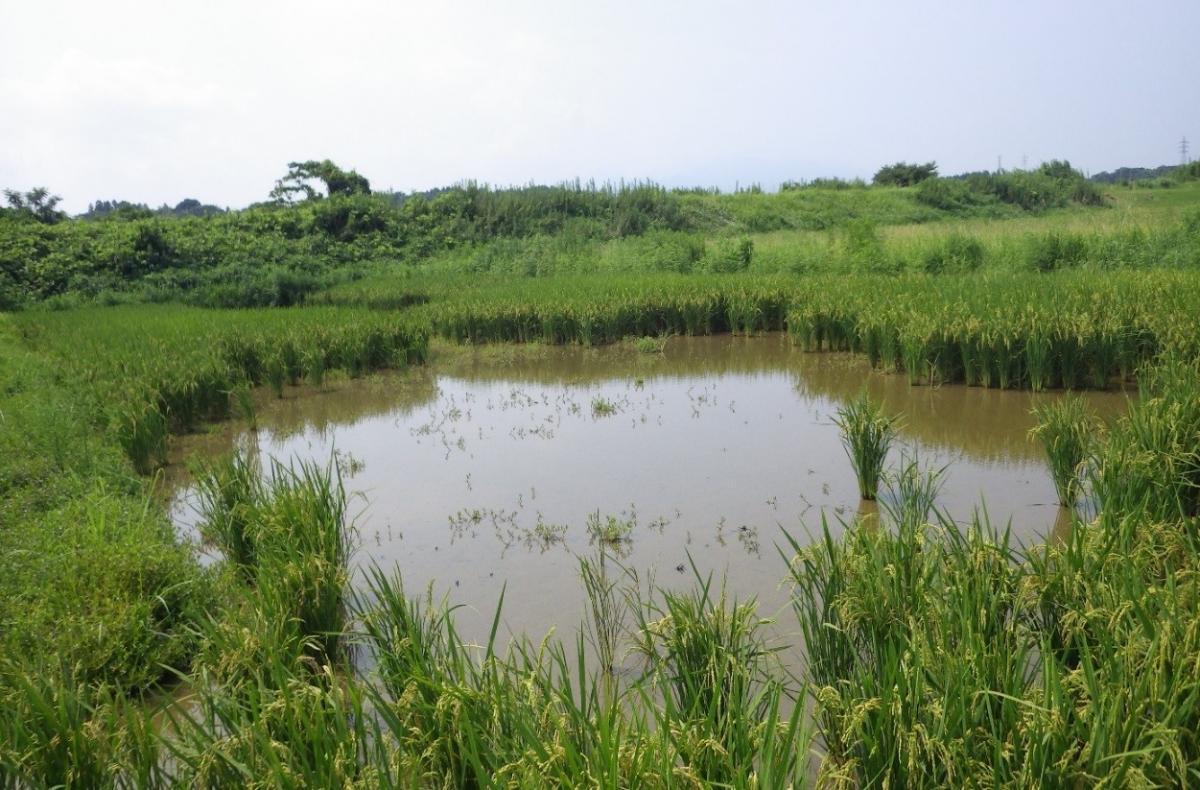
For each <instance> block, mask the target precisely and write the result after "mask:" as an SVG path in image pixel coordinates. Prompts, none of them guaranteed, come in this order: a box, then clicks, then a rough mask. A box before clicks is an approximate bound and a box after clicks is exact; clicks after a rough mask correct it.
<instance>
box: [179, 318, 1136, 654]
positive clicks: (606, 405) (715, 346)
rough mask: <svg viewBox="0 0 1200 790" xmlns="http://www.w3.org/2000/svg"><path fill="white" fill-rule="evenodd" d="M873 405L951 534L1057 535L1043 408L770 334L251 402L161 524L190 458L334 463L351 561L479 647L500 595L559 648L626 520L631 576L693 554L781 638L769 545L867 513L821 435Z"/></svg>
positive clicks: (520, 628)
mask: <svg viewBox="0 0 1200 790" xmlns="http://www.w3.org/2000/svg"><path fill="white" fill-rule="evenodd" d="M864 386H865V387H866V388H867V389H868V390H869V391H870V392H871V393H872V395H873V396H874V397H875V398H876V399H878V400H882V402H883V403H884V404H885V407H886V408H887V410H888V411H889V412H893V413H897V414H900V415H902V417H903V420H904V428H903V430H902V431H901V434H900V441H899V442H898V443H897V446H896V447H894V448H893V451H892V454H891V456H890V457H889V462H890V463H891V464H892V465H894V464H895V463H897V462H898V461H899V460H900V458H901V456H902V455H903V454H908V455H912V454H914V453H916V454H917V455H919V457H920V460H921V463H922V465H926V466H929V467H943V466H945V467H947V469H946V472H945V481H944V486H943V489H942V494H941V496H940V497H939V499H938V505H939V507H941V508H944V509H945V510H946V511H947V512H948V513H949V514H951V515H952V516H953V517H954V518H955V519H956V520H966V519H969V518H971V516H972V513H973V512H974V511H975V509H976V508H977V507H979V506H980V505H981V503H984V502H986V506H987V511H988V514H989V515H990V518H991V521H992V523H993V524H997V525H1003V524H1004V523H1006V522H1009V521H1011V523H1012V525H1013V530H1014V533H1015V534H1016V535H1018V536H1019V537H1020V538H1021V539H1022V540H1025V541H1034V540H1038V539H1040V538H1041V537H1042V536H1044V535H1046V534H1048V533H1049V532H1050V530H1052V529H1053V528H1054V526H1055V523H1056V521H1057V520H1060V519H1061V517H1062V514H1061V513H1060V509H1059V508H1058V507H1057V506H1056V504H1055V495H1054V487H1053V484H1052V483H1051V480H1050V478H1049V475H1048V472H1047V470H1046V467H1045V464H1044V462H1043V460H1042V456H1041V450H1040V448H1039V447H1037V446H1035V445H1034V444H1032V443H1030V442H1029V441H1028V439H1027V438H1026V434H1027V432H1028V430H1029V428H1030V427H1032V421H1031V418H1030V416H1029V410H1030V408H1031V407H1032V405H1033V403H1034V402H1035V399H1034V398H1035V396H1032V395H1030V394H1029V393H1024V392H1013V391H1005V392H1001V391H996V390H983V389H978V388H966V387H959V386H944V387H939V388H932V387H911V386H909V384H908V383H907V382H906V380H905V379H904V378H903V377H901V376H889V375H884V374H879V373H874V372H872V371H870V370H869V368H868V367H867V366H866V364H865V363H864V362H863V361H862V360H861V359H860V358H857V357H852V356H849V355H840V354H805V353H803V352H801V351H798V350H795V349H793V348H792V347H791V346H790V344H789V343H788V342H787V340H786V339H785V338H783V337H781V336H777V335H775V336H767V337H757V338H743V337H730V336H721V337H710V338H672V339H671V340H670V341H668V343H667V346H666V349H665V351H664V353H662V354H642V353H638V352H637V351H635V350H633V349H631V348H629V347H612V348H605V349H582V348H576V347H568V348H545V347H538V346H534V347H498V348H497V347H492V348H485V349H481V350H472V349H455V350H443V351H442V352H441V353H440V354H438V355H435V359H434V360H433V362H432V363H431V364H430V365H428V366H426V367H424V368H420V369H414V370H410V371H406V372H400V373H393V374H386V375H378V376H373V377H369V378H365V379H360V380H354V381H345V380H344V381H338V382H334V383H331V384H330V385H328V386H327V387H326V388H325V389H324V390H322V391H319V392H318V391H309V390H296V391H292V392H289V393H288V395H287V397H285V399H283V400H276V399H273V398H271V397H269V395H268V394H266V393H260V396H261V399H260V401H259V410H258V415H257V416H258V424H259V430H258V431H257V433H252V432H249V431H248V430H247V429H246V426H245V424H244V423H238V422H231V423H228V424H225V425H223V426H220V427H219V429H218V430H217V431H215V432H213V433H210V434H204V435H197V436H190V437H184V438H182V439H181V440H179V441H178V442H177V443H176V445H175V447H174V448H173V452H174V461H175V463H174V464H173V467H172V470H171V471H173V472H174V473H175V474H176V477H175V481H174V484H175V486H176V488H175V493H174V495H173V499H172V506H171V512H172V517H173V519H174V521H175V523H176V524H177V525H178V527H179V528H180V529H181V530H182V531H183V532H184V533H185V534H188V535H192V536H194V535H195V521H196V515H195V512H194V502H195V500H194V491H193V490H192V489H191V488H190V487H189V481H188V480H187V478H186V475H185V474H182V473H180V470H181V469H182V465H181V464H180V463H179V461H181V460H182V459H184V458H186V457H189V456H192V455H197V454H198V455H211V454H215V453H220V452H228V451H229V450H230V449H231V448H232V447H234V446H243V447H252V448H257V451H258V452H259V453H261V454H263V455H264V456H268V455H269V456H274V457H277V458H279V459H281V460H287V459H290V458H294V457H298V458H311V459H316V460H319V461H326V460H328V459H329V457H330V455H331V453H335V452H336V453H337V454H338V457H339V458H340V459H341V461H342V466H343V468H344V469H345V470H346V471H347V474H348V475H349V477H348V479H347V488H348V489H349V490H350V491H353V492H356V493H358V494H361V497H360V498H358V499H356V500H355V503H356V508H355V510H356V512H358V518H357V522H356V523H357V528H358V531H359V535H360V548H359V550H358V553H357V555H356V558H355V561H356V563H357V564H358V565H359V567H362V566H364V565H367V564H369V563H371V562H375V563H379V564H380V565H382V566H385V567H388V568H390V567H392V566H393V565H397V566H398V567H399V569H400V571H401V573H402V575H403V578H404V582H405V587H406V590H407V591H408V592H409V593H416V592H423V591H424V590H425V589H426V588H427V587H429V586H431V585H432V588H433V590H434V591H435V593H437V594H443V593H444V594H446V595H448V597H449V600H450V602H451V603H453V604H462V605H463V609H461V610H460V612H459V617H458V623H459V625H460V630H461V632H462V633H464V634H465V635H467V636H468V637H470V638H473V639H483V638H485V637H486V635H487V631H488V627H489V626H490V624H491V619H492V616H493V614H494V611H495V606H496V602H497V601H498V600H499V597H500V593H501V590H502V589H504V591H505V604H504V612H503V623H504V625H505V626H506V628H507V630H508V631H510V632H511V633H514V634H522V633H524V634H528V635H530V636H532V637H535V638H537V637H540V636H541V635H543V634H545V633H546V632H547V631H548V630H549V629H550V628H555V627H556V628H557V629H558V633H559V635H560V636H563V637H565V638H568V639H569V638H572V636H573V634H574V632H575V629H576V628H577V627H578V624H579V623H580V621H581V619H582V617H583V613H584V605H585V600H584V594H583V589H582V586H581V584H580V582H579V571H578V561H577V559H576V555H579V554H587V553H590V552H593V551H595V544H594V542H593V541H592V540H591V539H590V538H589V534H588V530H587V522H588V518H589V515H598V516H599V517H600V519H601V520H602V521H603V520H606V518H607V517H608V516H610V515H611V516H614V517H616V518H618V519H620V520H622V521H627V522H632V524H633V529H632V532H631V534H630V540H629V541H624V542H622V543H621V544H620V546H619V547H617V548H618V549H619V552H620V554H621V555H622V558H623V562H624V563H625V564H626V565H627V566H628V567H631V568H634V569H637V570H639V571H640V572H641V573H642V574H643V577H644V576H645V574H646V573H647V572H653V574H654V576H655V580H656V581H657V582H658V583H659V584H661V585H663V586H675V585H678V586H690V585H691V584H692V582H693V577H692V571H691V569H690V567H689V558H688V557H689V554H690V555H691V559H692V560H693V561H694V562H695V564H696V567H697V568H698V569H699V570H700V572H701V573H702V574H708V573H712V574H714V576H715V577H716V578H717V579H720V578H721V577H722V576H724V577H726V578H727V579H728V588H729V591H730V593H731V594H732V595H736V596H737V597H738V598H741V599H744V598H746V597H748V596H756V597H757V598H758V600H759V602H760V607H761V611H762V613H763V614H764V615H767V616H769V615H771V614H773V613H776V612H781V614H782V616H781V619H780V627H779V631H778V633H779V634H780V635H781V636H782V637H783V638H788V635H789V634H792V635H794V631H795V627H794V619H793V618H792V616H791V614H790V613H789V612H787V611H786V610H784V608H785V606H786V604H787V596H786V590H785V589H783V588H782V587H781V580H782V579H783V576H784V573H785V565H784V562H783V560H782V559H781V558H780V557H779V555H778V553H777V551H776V549H775V545H776V544H777V543H782V542H783V535H782V532H781V530H783V529H786V530H788V531H790V532H791V533H792V534H793V535H795V536H796V537H797V538H799V539H801V540H802V541H806V540H807V537H806V536H807V535H808V534H810V532H813V531H817V530H819V529H820V526H821V518H822V515H823V514H824V516H825V517H826V518H827V519H828V521H829V523H830V525H831V528H833V530H834V531H835V532H838V531H840V528H841V527H840V520H842V519H847V520H848V519H851V518H853V516H854V515H855V513H856V512H857V511H858V510H859V508H860V504H861V503H860V501H859V498H858V493H857V485H856V482H855V478H854V474H853V472H852V470H851V468H850V464H849V461H848V460H847V458H846V456H845V454H844V452H843V450H842V447H841V444H840V440H839V436H838V431H837V428H836V427H835V426H834V425H833V423H832V420H831V417H832V415H833V413H834V411H835V410H836V408H837V407H838V406H839V405H840V404H841V403H843V402H844V401H845V400H847V399H848V398H850V397H852V396H854V395H856V394H857V393H858V392H859V391H860V390H861V389H862V388H863V387H864ZM1041 397H1055V396H1053V395H1047V396H1041ZM1088 399H1089V400H1090V401H1091V403H1092V405H1093V406H1094V407H1095V408H1096V409H1097V410H1098V411H1100V412H1101V414H1103V415H1109V416H1111V415H1113V414H1116V413H1118V412H1120V411H1121V410H1123V409H1124V406H1125V398H1124V396H1123V395H1120V394H1116V393H1096V394H1091V395H1089V396H1088ZM610 410H611V413H610ZM539 524H540V525H541V527H540V528H539ZM555 535H560V536H561V540H550V541H547V540H545V539H544V538H546V537H547V536H555Z"/></svg>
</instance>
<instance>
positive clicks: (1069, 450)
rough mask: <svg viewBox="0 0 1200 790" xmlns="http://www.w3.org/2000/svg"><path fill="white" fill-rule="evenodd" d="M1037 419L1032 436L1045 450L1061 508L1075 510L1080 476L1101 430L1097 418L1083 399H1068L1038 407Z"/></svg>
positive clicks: (1060, 399) (1035, 412)
mask: <svg viewBox="0 0 1200 790" xmlns="http://www.w3.org/2000/svg"><path fill="white" fill-rule="evenodd" d="M1033 416H1034V418H1035V419H1036V420H1037V425H1035V426H1034V427H1033V428H1032V429H1031V430H1030V432H1029V435H1030V437H1031V438H1033V439H1037V440H1039V441H1041V443H1042V446H1043V447H1044V448H1045V451H1046V458H1047V460H1048V461H1049V463H1050V476H1051V477H1052V478H1053V479H1054V490H1055V491H1056V492H1057V493H1058V501H1059V504H1061V505H1062V506H1063V507H1074V506H1075V502H1076V500H1077V499H1078V498H1079V490H1080V480H1081V478H1080V472H1081V469H1082V466H1083V463H1084V461H1085V460H1086V459H1087V458H1088V455H1089V454H1090V453H1091V451H1092V447H1093V446H1094V443H1095V434H1096V430H1097V429H1098V427H1099V421H1098V419H1097V417H1096V414H1095V413H1094V412H1093V411H1092V410H1091V409H1089V408H1088V406H1087V404H1086V403H1085V402H1084V401H1083V399H1082V398H1079V397H1077V396H1073V395H1066V396H1063V397H1062V398H1059V399H1057V400H1053V401H1048V402H1043V403H1040V404H1038V405H1036V406H1035V407H1034V409H1033Z"/></svg>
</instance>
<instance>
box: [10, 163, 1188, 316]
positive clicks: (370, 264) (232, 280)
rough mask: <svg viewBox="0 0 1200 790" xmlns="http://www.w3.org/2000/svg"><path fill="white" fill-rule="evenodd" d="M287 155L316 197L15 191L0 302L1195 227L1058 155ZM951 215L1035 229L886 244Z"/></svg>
mask: <svg viewBox="0 0 1200 790" xmlns="http://www.w3.org/2000/svg"><path fill="white" fill-rule="evenodd" d="M294 164H295V165H297V168H293V170H297V169H298V168H299V166H302V165H304V166H307V165H313V166H315V167H316V169H314V170H312V171H311V173H312V174H322V175H312V177H313V178H321V179H324V180H326V182H327V185H328V188H329V189H330V194H329V196H328V197H320V196H319V192H317V191H316V190H315V189H313V188H311V187H307V192H306V193H305V194H307V195H308V196H309V197H310V199H307V200H304V201H301V202H297V203H289V202H287V200H286V199H285V198H286V195H285V194H284V193H279V192H278V190H277V192H276V193H273V197H274V198H275V200H274V201H273V202H267V203H262V204H258V205H255V206H252V207H250V208H247V209H244V210H240V211H230V212H218V211H215V210H212V211H210V210H202V209H205V207H203V206H199V205H198V204H197V205H193V204H196V201H184V202H183V203H181V204H180V206H178V207H176V209H174V210H170V211H164V212H160V213H153V212H150V211H149V210H148V209H146V210H133V209H131V208H129V207H128V206H126V207H125V208H118V209H115V210H111V211H105V212H103V213H100V212H94V211H93V212H89V214H88V215H84V217H83V218H76V219H68V218H66V217H65V215H63V214H62V213H61V212H60V211H58V210H57V209H56V208H55V203H54V198H53V196H49V195H48V193H46V192H45V191H44V190H34V191H33V192H31V193H26V195H20V194H17V193H15V192H12V193H11V194H10V196H9V201H10V203H11V204H12V206H13V207H12V208H9V209H0V308H4V309H11V308H14V307H19V306H21V305H27V304H36V303H39V302H44V301H48V302H49V303H50V304H52V305H56V306H74V305H78V304H81V303H88V302H99V303H102V304H109V303H113V302H125V301H155V302H159V301H183V302H187V303H191V304H196V305H203V306H216V307H247V306H268V305H274V306H286V305H292V304H297V303H300V302H303V301H305V300H306V299H308V298H309V297H310V296H312V295H313V294H314V293H316V292H318V291H320V290H321V289H323V288H324V287H327V286H329V285H331V284H334V283H337V282H344V281H351V280H356V279H358V278H360V277H362V276H363V274H364V273H366V272H368V271H371V270H374V269H378V268H380V267H388V268H396V267H400V268H402V269H405V270H429V271H438V272H457V273H463V274H468V273H479V272H484V271H488V272H495V273H505V274H518V275H538V276H545V275H549V274H558V273H569V272H575V273H579V272H595V271H603V272H613V271H647V270H649V271H683V272H689V271H738V270H743V269H746V268H749V269H751V270H761V271H791V272H803V271H825V270H828V269H830V268H832V269H834V270H837V271H844V270H847V269H859V270H861V269H870V270H871V271H878V272H895V271H906V270H923V271H930V272H937V271H943V270H955V269H959V270H962V269H970V268H976V267H978V266H980V265H984V266H996V267H1003V268H1014V267H1016V268H1020V267H1033V268H1039V269H1045V268H1046V267H1062V266H1074V265H1079V264H1080V263H1082V262H1084V261H1091V262H1093V263H1095V264H1097V265H1100V264H1103V265H1110V266H1111V265H1141V266H1145V265H1161V264H1164V263H1167V262H1169V261H1171V260H1178V261H1179V262H1180V263H1189V262H1190V263H1194V262H1195V261H1196V260H1197V250H1198V248H1200V243H1198V242H1197V241H1196V239H1195V236H1196V231H1195V228H1194V227H1193V226H1194V225H1195V224H1196V223H1195V222H1194V221H1193V222H1192V223H1191V224H1190V225H1187V224H1186V223H1185V224H1179V220H1180V217H1178V216H1176V215H1175V213H1174V212H1172V211H1170V210H1169V208H1168V207H1169V205H1171V204H1173V203H1181V204H1187V205H1191V206H1193V207H1194V206H1195V202H1196V201H1195V199H1194V196H1195V193H1196V191H1197V186H1198V185H1197V184H1196V183H1195V182H1194V180H1192V181H1186V180H1184V181H1181V182H1180V183H1182V184H1183V186H1181V187H1180V188H1179V189H1177V190H1169V191H1168V190H1160V191H1157V192H1153V193H1152V192H1149V191H1142V190H1133V191H1130V190H1125V191H1122V190H1119V189H1118V190H1116V191H1115V192H1114V193H1108V194H1107V196H1106V195H1105V194H1102V193H1100V192H1099V191H1097V188H1096V187H1095V186H1094V185H1093V184H1091V183H1090V182H1088V181H1086V180H1085V179H1083V177H1082V176H1081V175H1080V174H1079V173H1078V172H1076V171H1074V170H1071V169H1070V167H1069V166H1068V165H1067V164H1066V163H1050V164H1049V165H1047V166H1044V167H1043V168H1041V169H1039V170H1037V171H1029V172H1025V171H1013V172H1006V173H992V174H978V175H973V176H970V177H968V178H965V179H959V178H953V179H946V178H926V179H924V180H921V181H920V183H919V184H918V185H917V186H912V187H896V186H871V187H866V186H863V187H861V188H842V187H844V186H845V185H844V184H842V183H840V182H829V181H823V182H814V183H813V184H811V185H795V184H793V185H791V187H792V188H789V189H784V190H781V191H779V192H777V193H774V194H768V193H764V192H762V191H761V190H759V189H757V188H754V189H747V190H740V191H737V192H735V193H732V194H728V193H726V194H722V193H719V192H717V191H716V190H711V191H708V190H668V189H665V188H662V187H658V186H655V185H653V184H630V185H620V186H611V185H607V186H599V187H598V186H596V185H591V184H589V185H582V184H578V183H576V184H564V185H560V186H556V187H536V186H533V187H525V188H519V189H492V188H489V187H486V186H479V185H475V184H469V183H468V184H464V185H460V186H457V187H454V188H451V189H446V190H437V191H434V192H432V193H429V194H427V195H411V196H405V195H397V194H389V193H384V194H371V193H370V192H369V191H368V189H369V186H367V185H366V182H365V179H362V177H361V176H358V174H356V173H353V172H352V171H351V172H350V173H345V172H343V171H340V170H338V169H337V168H336V166H334V165H332V164H331V163H294ZM326 165H328V167H329V168H332V169H333V170H332V175H330V174H329V173H326V172H325V169H326V168H325V166H326ZM304 172H306V173H307V172H309V171H304ZM1189 172H1190V171H1189ZM292 175H293V173H291V172H289V176H288V177H285V179H286V178H289V177H292ZM285 179H281V183H283V182H284V180H285ZM356 179H357V180H356ZM360 181H361V182H362V183H361V184H360V183H359V182H360ZM290 183H291V182H289V184H290ZM300 183H302V184H303V183H304V181H303V180H302V179H301V181H300ZM905 183H907V181H905ZM346 184H351V185H357V186H353V187H348V186H346ZM289 188H291V187H289ZM1176 195H1178V197H1176ZM31 196H32V198H33V199H30V198H31ZM110 203H111V204H114V205H118V206H119V205H120V202H119V201H117V202H115V203H114V202H113V201H105V207H109V208H110V207H111V206H110V205H109V204H110ZM1101 205H1107V206H1110V207H1111V208H1096V207H1097V206H1101ZM210 208H211V207H210ZM1096 213H1099V214H1101V215H1105V216H1106V217H1107V219H1106V220H1105V221H1104V222H1101V223H1099V227H1097V228H1095V229H1093V230H1092V231H1091V232H1087V233H1084V232H1076V231H1065V230H1063V226H1064V224H1070V223H1071V222H1073V221H1074V219H1075V218H1078V217H1091V216H1093V215H1094V214H1096ZM965 218H976V219H979V220H985V219H986V220H994V219H1006V220H1008V221H1009V222H1013V223H1015V224H1016V225H1017V226H1018V227H1019V226H1020V225H1021V223H1022V222H1023V221H1025V220H1028V219H1030V218H1035V219H1037V220H1038V221H1039V222H1040V231H1041V232H1040V233H1039V234H1035V235H1033V236H1029V234H1028V232H1027V230H1025V229H1022V230H1021V231H1020V232H1019V233H1012V234H1005V233H1003V232H1001V233H1000V234H999V235H1000V236H1001V238H1000V239H999V240H997V239H994V238H987V237H980V238H976V237H974V236H972V235H970V234H964V236H963V238H951V239H949V240H947V239H945V238H942V237H941V236H943V235H944V234H937V235H938V238H927V237H922V236H919V235H918V236H916V237H913V238H908V239H902V240H895V241H893V239H892V238H891V232H890V230H889V229H891V228H895V227H898V226H899V227H912V226H913V225H914V223H916V224H918V225H919V224H928V223H935V224H937V223H939V222H945V221H955V222H961V221H962V220H963V219H965ZM1005 224H1006V223H997V226H998V227H1003V226H1004V225H1005ZM1188 227H1191V228H1192V230H1191V232H1190V235H1189V231H1188ZM917 239H919V240H920V241H919V243H918V242H917Z"/></svg>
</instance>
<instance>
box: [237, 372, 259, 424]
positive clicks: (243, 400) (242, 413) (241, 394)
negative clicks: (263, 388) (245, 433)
mask: <svg viewBox="0 0 1200 790" xmlns="http://www.w3.org/2000/svg"><path fill="white" fill-rule="evenodd" d="M230 396H231V397H232V399H233V402H234V404H235V412H236V414H237V415H238V416H239V417H240V418H242V419H243V420H245V421H246V427H247V428H249V429H250V431H251V432H252V433H253V432H257V431H258V410H257V409H256V408H255V406H254V392H253V390H251V388H250V384H249V383H248V382H243V383H241V384H239V385H237V386H236V387H234V388H233V391H232V392H231V393H230Z"/></svg>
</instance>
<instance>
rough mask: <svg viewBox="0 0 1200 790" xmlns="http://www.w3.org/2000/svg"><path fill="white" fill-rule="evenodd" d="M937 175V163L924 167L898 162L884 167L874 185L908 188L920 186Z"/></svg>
mask: <svg viewBox="0 0 1200 790" xmlns="http://www.w3.org/2000/svg"><path fill="white" fill-rule="evenodd" d="M936 175H937V162H926V163H925V164H923V165H910V164H908V163H907V162H897V163H896V164H894V165H884V166H883V167H881V168H879V172H877V173H876V174H875V178H873V179H872V183H875V184H880V185H884V186H896V187H908V186H912V185H913V184H919V183H920V182H922V181H924V180H925V179H927V178H933V177H935V176H936Z"/></svg>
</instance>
